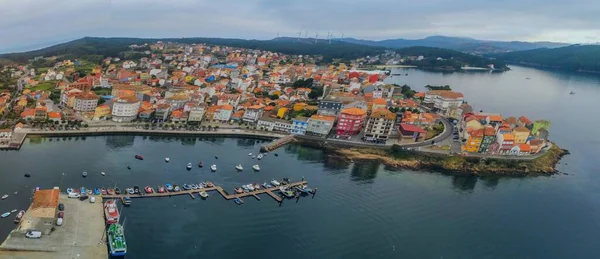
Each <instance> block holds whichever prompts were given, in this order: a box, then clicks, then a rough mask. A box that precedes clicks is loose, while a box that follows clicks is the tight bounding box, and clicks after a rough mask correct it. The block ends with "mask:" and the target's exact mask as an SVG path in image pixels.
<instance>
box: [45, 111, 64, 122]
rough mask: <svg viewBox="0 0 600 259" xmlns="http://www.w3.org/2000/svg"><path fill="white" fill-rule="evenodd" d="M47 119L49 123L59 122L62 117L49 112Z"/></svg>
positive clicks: (57, 113) (56, 113) (58, 113)
mask: <svg viewBox="0 0 600 259" xmlns="http://www.w3.org/2000/svg"><path fill="white" fill-rule="evenodd" d="M48 119H49V120H51V121H60V120H61V119H62V115H60V112H49V113H48Z"/></svg>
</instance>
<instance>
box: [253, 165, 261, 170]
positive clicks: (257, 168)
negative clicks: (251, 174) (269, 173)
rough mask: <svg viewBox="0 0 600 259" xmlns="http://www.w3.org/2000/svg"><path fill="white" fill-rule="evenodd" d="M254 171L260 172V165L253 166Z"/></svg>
mask: <svg viewBox="0 0 600 259" xmlns="http://www.w3.org/2000/svg"><path fill="white" fill-rule="evenodd" d="M252 169H254V171H260V166H258V165H253V166H252Z"/></svg>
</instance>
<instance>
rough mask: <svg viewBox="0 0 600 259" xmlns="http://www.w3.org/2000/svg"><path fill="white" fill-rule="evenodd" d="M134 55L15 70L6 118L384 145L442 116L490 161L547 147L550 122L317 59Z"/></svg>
mask: <svg viewBox="0 0 600 259" xmlns="http://www.w3.org/2000/svg"><path fill="white" fill-rule="evenodd" d="M136 48H142V49H144V50H143V51H142V53H143V54H144V57H142V58H139V59H135V60H121V59H119V58H106V59H104V60H103V62H102V63H103V64H102V65H96V66H94V67H91V71H89V72H88V73H86V74H85V75H82V74H81V73H78V72H77V70H76V68H77V67H78V66H81V65H82V64H81V62H82V61H79V60H74V61H72V60H61V61H57V62H56V64H55V65H54V67H53V68H51V69H48V70H47V71H45V72H44V73H42V74H40V75H39V76H37V75H35V71H31V70H29V69H27V68H25V67H24V66H21V67H19V69H20V70H22V71H20V73H19V75H25V76H24V77H22V78H23V79H22V80H23V81H24V83H25V84H26V85H27V87H26V88H25V89H24V90H23V91H22V92H21V93H20V95H19V96H18V97H17V98H18V99H17V100H16V101H15V102H16V105H15V110H16V111H17V112H19V114H20V116H21V119H23V120H25V121H41V120H52V121H56V123H57V124H60V123H61V122H64V121H69V120H75V119H78V118H83V119H84V120H87V121H103V120H112V121H113V122H117V123H119V122H132V121H138V122H139V121H142V122H146V123H161V124H163V123H165V124H166V123H187V124H188V125H200V124H201V123H204V122H208V123H226V124H230V125H236V124H238V125H243V126H245V127H248V128H250V127H251V128H253V129H261V130H267V131H277V132H282V133H290V134H296V135H311V136H317V137H331V138H336V139H351V138H352V137H355V136H359V137H360V141H367V142H374V143H388V144H389V143H411V142H416V141H424V140H425V139H426V138H428V137H431V136H428V135H429V134H428V132H429V131H431V130H432V128H434V127H435V125H437V124H438V123H439V119H440V118H441V117H450V118H458V119H457V121H458V123H459V124H460V125H459V126H461V128H462V132H461V134H462V135H461V136H462V137H463V139H464V141H462V143H461V145H462V146H463V151H465V152H479V153H492V154H523V153H528V152H531V153H536V151H539V150H540V149H541V146H543V143H544V141H543V140H545V139H546V138H547V130H548V127H549V123H547V124H544V122H543V121H536V122H531V121H529V120H528V119H527V118H526V117H521V118H519V119H515V120H514V121H513V118H512V117H509V118H506V119H502V117H501V116H500V115H496V114H482V113H473V112H472V109H471V108H470V107H469V105H468V104H466V103H465V102H464V97H463V95H462V94H461V93H457V92H453V91H445V90H432V91H429V92H426V93H416V94H414V97H412V96H408V97H407V96H406V95H405V94H404V93H403V91H404V89H403V87H400V86H398V85H392V84H386V83H384V82H383V80H384V79H385V78H386V76H387V75H386V74H385V73H381V72H372V71H359V70H356V67H357V63H354V62H353V63H351V64H348V65H347V64H344V63H338V64H336V65H317V64H319V63H320V62H319V61H320V59H321V57H318V56H305V55H304V56H303V55H285V54H281V53H274V52H269V51H262V50H251V49H241V48H233V47H223V46H209V45H204V44H195V45H189V44H179V43H167V42H156V43H155V44H149V45H148V44H147V45H146V46H145V48H144V46H136ZM52 58H54V59H56V57H52ZM48 82H53V83H55V88H54V89H55V90H54V92H53V90H35V85H38V84H41V83H48ZM58 90H60V94H55V93H56V91H58ZM413 93H414V92H413ZM2 100H3V99H2V97H1V96H0V102H1V101H2ZM32 103H33V104H32ZM21 127H22V125H21ZM544 134H545V135H544ZM390 139H394V140H393V141H388V140H390Z"/></svg>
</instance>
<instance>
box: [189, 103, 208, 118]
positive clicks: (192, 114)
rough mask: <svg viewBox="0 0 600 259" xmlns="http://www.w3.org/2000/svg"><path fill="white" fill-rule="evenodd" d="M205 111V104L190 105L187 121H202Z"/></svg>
mask: <svg viewBox="0 0 600 259" xmlns="http://www.w3.org/2000/svg"><path fill="white" fill-rule="evenodd" d="M205 112H206V104H204V105H195V106H192V107H190V111H189V115H188V121H202V118H203V117H204V113H205Z"/></svg>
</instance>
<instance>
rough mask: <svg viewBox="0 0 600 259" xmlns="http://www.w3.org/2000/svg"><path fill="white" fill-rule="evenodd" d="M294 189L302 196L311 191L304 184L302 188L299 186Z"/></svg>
mask: <svg viewBox="0 0 600 259" xmlns="http://www.w3.org/2000/svg"><path fill="white" fill-rule="evenodd" d="M295 188H296V190H298V191H299V192H301V193H303V194H307V193H310V192H312V189H311V188H309V187H308V185H306V184H304V185H302V186H300V185H299V186H296V187H295Z"/></svg>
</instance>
